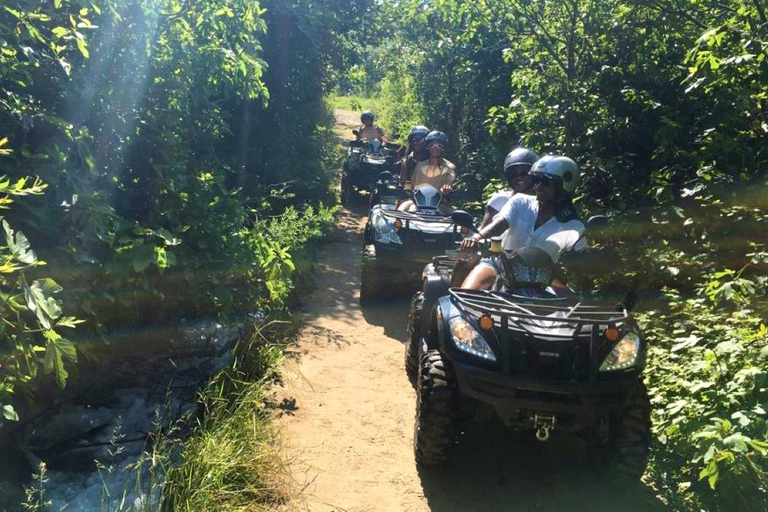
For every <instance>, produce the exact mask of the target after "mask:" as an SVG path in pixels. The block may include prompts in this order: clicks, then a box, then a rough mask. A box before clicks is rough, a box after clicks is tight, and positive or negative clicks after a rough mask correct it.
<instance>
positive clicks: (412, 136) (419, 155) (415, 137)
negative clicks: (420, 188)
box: [400, 126, 429, 185]
mask: <svg viewBox="0 0 768 512" xmlns="http://www.w3.org/2000/svg"><path fill="white" fill-rule="evenodd" d="M427 135H429V128H427V127H426V126H414V127H412V128H411V131H409V132H408V146H407V147H405V148H403V153H402V159H401V160H400V184H402V185H405V184H406V183H410V181H411V177H412V176H413V170H414V169H415V168H416V164H418V163H419V162H422V161H424V160H428V159H429V150H428V149H427V147H426V146H425V145H424V139H425V138H426V137H427Z"/></svg>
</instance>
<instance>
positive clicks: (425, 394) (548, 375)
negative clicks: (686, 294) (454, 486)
mask: <svg viewBox="0 0 768 512" xmlns="http://www.w3.org/2000/svg"><path fill="white" fill-rule="evenodd" d="M453 219H454V221H455V222H456V223H457V225H460V226H462V227H469V228H470V229H472V230H475V229H474V226H472V219H471V217H470V216H469V215H468V214H466V213H465V212H454V214H453ZM475 231H476V230H475ZM484 252H485V253H486V254H487V255H488V256H490V258H491V260H492V261H493V264H494V266H495V267H496V268H497V270H498V271H499V276H498V278H497V280H496V284H495V285H494V287H493V289H492V290H490V291H486V290H469V289H461V288H450V289H447V288H446V284H445V281H444V278H445V276H446V270H447V266H448V265H447V263H446V261H442V260H438V261H437V262H436V264H435V265H433V266H432V268H431V269H428V272H425V273H426V274H427V275H426V280H425V291H424V292H423V293H421V294H417V295H416V297H415V298H414V303H413V304H412V307H411V311H410V319H409V339H408V344H407V348H406V367H407V368H408V369H409V371H410V372H411V373H414V372H415V373H416V374H417V375H416V395H417V405H416V424H415V432H414V451H415V457H416V461H417V462H418V463H419V464H422V465H442V464H445V463H446V462H447V461H448V458H449V456H450V453H451V450H452V449H453V447H454V445H455V442H456V440H457V437H458V433H459V423H460V408H462V407H467V406H472V405H477V404H478V403H481V404H485V405H487V406H490V407H491V408H492V409H494V410H495V412H496V414H497V415H498V416H499V418H500V419H501V420H502V421H503V422H504V423H505V424H506V425H507V426H509V427H513V428H518V429H529V430H532V431H533V432H534V433H535V436H536V438H537V439H538V440H540V441H546V440H548V439H549V438H550V437H551V436H552V433H553V432H557V431H564V432H574V433H578V434H581V435H583V436H584V437H585V438H586V441H587V451H588V454H589V457H590V460H591V462H592V463H593V465H594V466H595V467H596V469H602V470H608V471H610V475H611V476H612V477H616V478H629V479H638V478H640V476H641V475H642V474H643V472H644V470H645V466H646V462H647V458H648V449H649V444H648V443H649V437H650V427H651V420H650V413H651V407H650V402H649V399H648V393H647V391H646V388H645V385H644V384H643V381H642V380H641V378H640V374H641V372H642V370H643V368H644V366H645V358H646V352H647V345H646V342H645V340H644V338H643V335H642V333H641V332H640V330H639V328H638V325H637V323H636V322H635V320H634V318H633V317H632V315H631V313H630V311H628V309H630V306H629V305H628V301H626V300H625V301H621V302H619V303H618V304H617V303H615V302H592V301H587V300H582V299H580V298H579V297H577V296H576V295H575V294H574V293H566V294H562V293H554V292H553V291H552V289H551V288H550V287H549V286H548V285H549V283H550V282H551V279H552V276H553V271H554V264H553V263H552V260H551V259H550V257H549V256H548V255H547V254H546V253H545V252H543V251H541V250H539V249H522V250H520V251H518V252H516V253H512V254H506V253H505V252H504V251H502V249H501V241H500V239H494V240H492V241H491V242H490V246H486V248H485V249H484ZM448 273H449V272H448ZM430 287H432V289H430ZM435 294H437V295H438V297H437V298H435V297H434V295H435ZM430 301H431V302H432V303H433V304H434V306H433V307H431V306H427V303H428V302H430Z"/></svg>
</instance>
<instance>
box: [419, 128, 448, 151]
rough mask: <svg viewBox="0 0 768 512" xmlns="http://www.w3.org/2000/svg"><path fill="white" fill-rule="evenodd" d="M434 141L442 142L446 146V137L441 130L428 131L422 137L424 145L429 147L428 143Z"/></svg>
mask: <svg viewBox="0 0 768 512" xmlns="http://www.w3.org/2000/svg"><path fill="white" fill-rule="evenodd" d="M435 142H437V143H438V144H442V145H443V146H447V145H448V137H446V136H445V134H444V133H443V132H439V131H437V130H435V131H432V132H429V134H428V135H427V137H426V138H425V139H424V145H425V146H427V147H429V145H430V144H432V143H435Z"/></svg>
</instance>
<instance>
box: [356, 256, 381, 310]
mask: <svg viewBox="0 0 768 512" xmlns="http://www.w3.org/2000/svg"><path fill="white" fill-rule="evenodd" d="M379 278H380V276H379V272H378V268H377V265H376V247H375V246H374V245H373V244H368V245H366V246H365V247H363V261H362V263H361V265H360V303H361V304H370V303H371V302H373V301H374V300H376V299H378V298H380V297H381V296H382V290H381V282H380V280H379Z"/></svg>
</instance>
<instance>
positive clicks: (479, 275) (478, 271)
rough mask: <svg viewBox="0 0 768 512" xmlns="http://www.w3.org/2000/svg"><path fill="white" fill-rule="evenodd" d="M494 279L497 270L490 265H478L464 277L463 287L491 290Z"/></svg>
mask: <svg viewBox="0 0 768 512" xmlns="http://www.w3.org/2000/svg"><path fill="white" fill-rule="evenodd" d="M494 281H496V270H495V269H493V268H491V267H489V266H488V265H478V266H477V267H475V268H473V269H472V271H471V272H470V273H469V275H468V276H467V277H466V279H464V282H463V283H462V284H461V287H462V288H470V289H472V290H490V289H491V288H492V287H493V283H494Z"/></svg>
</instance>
